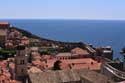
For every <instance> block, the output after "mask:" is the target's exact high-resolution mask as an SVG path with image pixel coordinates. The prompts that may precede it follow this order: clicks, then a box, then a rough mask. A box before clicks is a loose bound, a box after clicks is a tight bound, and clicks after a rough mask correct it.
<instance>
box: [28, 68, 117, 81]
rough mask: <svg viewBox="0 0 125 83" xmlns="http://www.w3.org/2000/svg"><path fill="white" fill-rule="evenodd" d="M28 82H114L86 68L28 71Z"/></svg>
mask: <svg viewBox="0 0 125 83" xmlns="http://www.w3.org/2000/svg"><path fill="white" fill-rule="evenodd" d="M28 83H115V82H113V81H112V80H110V79H109V78H107V77H106V76H104V75H101V74H99V73H96V72H94V71H90V70H87V69H79V70H78V69H77V70H59V71H48V72H39V73H29V79H28Z"/></svg>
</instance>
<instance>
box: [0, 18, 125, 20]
mask: <svg viewBox="0 0 125 83" xmlns="http://www.w3.org/2000/svg"><path fill="white" fill-rule="evenodd" d="M0 20H102V21H125V19H84V18H0Z"/></svg>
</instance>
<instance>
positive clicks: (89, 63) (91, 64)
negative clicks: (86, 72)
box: [47, 58, 101, 70]
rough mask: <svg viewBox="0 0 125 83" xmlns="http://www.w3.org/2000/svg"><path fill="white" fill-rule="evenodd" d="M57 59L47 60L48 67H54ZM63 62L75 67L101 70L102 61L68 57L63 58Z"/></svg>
mask: <svg viewBox="0 0 125 83" xmlns="http://www.w3.org/2000/svg"><path fill="white" fill-rule="evenodd" d="M55 61H56V59H51V60H47V65H48V67H53V64H54V62H55ZM61 61H62V63H66V64H70V65H72V68H74V69H81V68H89V69H90V70H99V69H100V66H101V63H98V62H97V61H94V60H93V59H91V58H84V59H67V60H61ZM73 64H74V65H73Z"/></svg>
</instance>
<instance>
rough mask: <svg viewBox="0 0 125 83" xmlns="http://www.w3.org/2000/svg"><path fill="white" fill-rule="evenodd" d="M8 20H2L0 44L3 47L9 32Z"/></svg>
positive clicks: (0, 23)
mask: <svg viewBox="0 0 125 83" xmlns="http://www.w3.org/2000/svg"><path fill="white" fill-rule="evenodd" d="M9 26H10V24H9V23H8V22H0V46H1V47H3V46H4V43H5V40H6V38H7V34H8V28H9Z"/></svg>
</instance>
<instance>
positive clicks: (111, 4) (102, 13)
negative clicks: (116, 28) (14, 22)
mask: <svg viewBox="0 0 125 83" xmlns="http://www.w3.org/2000/svg"><path fill="white" fill-rule="evenodd" d="M0 18H31V19H35V18H37V19H111V20H112V19H113V20H114V19H115V20H125V0H1V1H0Z"/></svg>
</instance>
